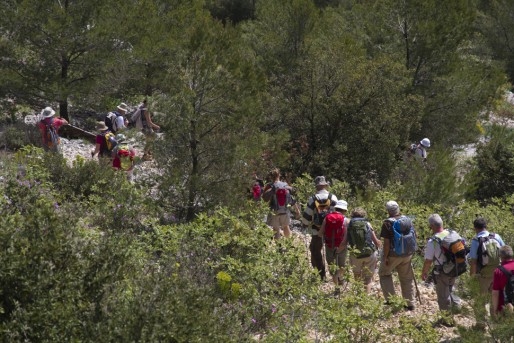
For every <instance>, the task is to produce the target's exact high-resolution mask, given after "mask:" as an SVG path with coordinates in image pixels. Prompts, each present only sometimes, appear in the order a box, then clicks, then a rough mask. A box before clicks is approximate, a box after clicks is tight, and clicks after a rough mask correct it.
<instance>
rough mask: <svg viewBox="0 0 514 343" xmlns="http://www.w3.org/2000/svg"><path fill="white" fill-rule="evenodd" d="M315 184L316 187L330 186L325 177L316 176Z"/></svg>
mask: <svg viewBox="0 0 514 343" xmlns="http://www.w3.org/2000/svg"><path fill="white" fill-rule="evenodd" d="M314 183H315V184H316V186H328V182H327V181H326V180H325V177H324V176H316V178H315V179H314Z"/></svg>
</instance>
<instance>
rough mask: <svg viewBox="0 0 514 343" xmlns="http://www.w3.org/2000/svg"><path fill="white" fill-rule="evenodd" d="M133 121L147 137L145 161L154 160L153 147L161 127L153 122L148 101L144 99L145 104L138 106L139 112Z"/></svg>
mask: <svg viewBox="0 0 514 343" xmlns="http://www.w3.org/2000/svg"><path fill="white" fill-rule="evenodd" d="M138 112H139V113H138ZM132 121H134V122H135V125H136V128H137V129H138V130H142V131H143V133H144V134H145V136H146V144H145V149H144V154H143V160H145V161H150V160H152V159H153V157H152V147H153V141H154V140H155V131H158V130H160V129H161V127H160V126H159V125H157V124H155V123H154V122H153V121H152V117H151V115H150V111H149V110H148V100H147V99H144V100H143V102H142V103H140V104H139V105H138V110H137V111H136V113H135V114H134V116H133V118H132Z"/></svg>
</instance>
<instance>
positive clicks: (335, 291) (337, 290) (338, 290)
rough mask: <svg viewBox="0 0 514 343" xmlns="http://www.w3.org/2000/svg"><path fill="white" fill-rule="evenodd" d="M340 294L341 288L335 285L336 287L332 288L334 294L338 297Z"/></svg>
mask: <svg viewBox="0 0 514 343" xmlns="http://www.w3.org/2000/svg"><path fill="white" fill-rule="evenodd" d="M340 294H341V288H339V287H336V289H335V290H334V296H335V297H338V296H339V295H340Z"/></svg>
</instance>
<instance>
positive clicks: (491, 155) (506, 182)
mask: <svg viewBox="0 0 514 343" xmlns="http://www.w3.org/2000/svg"><path fill="white" fill-rule="evenodd" d="M512 136H513V133H512V130H510V129H508V128H504V127H498V126H493V127H492V130H491V134H490V140H489V141H487V142H486V143H482V144H480V145H479V146H478V147H477V155H476V158H475V161H476V162H475V163H476V167H475V168H476V170H475V173H474V177H475V180H473V181H474V182H475V183H476V193H475V199H477V200H480V201H490V200H491V199H493V198H495V197H500V198H502V197H505V196H508V195H510V194H512V193H514V179H513V173H514V164H513V161H514V159H513V157H514V146H513V145H512V143H511V142H512Z"/></svg>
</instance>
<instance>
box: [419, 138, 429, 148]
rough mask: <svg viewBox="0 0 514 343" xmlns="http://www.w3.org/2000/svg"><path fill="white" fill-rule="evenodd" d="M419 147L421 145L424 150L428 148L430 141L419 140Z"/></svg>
mask: <svg viewBox="0 0 514 343" xmlns="http://www.w3.org/2000/svg"><path fill="white" fill-rule="evenodd" d="M420 143H421V145H423V146H424V147H425V148H430V139H428V138H423V139H422V140H421V142H420Z"/></svg>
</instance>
